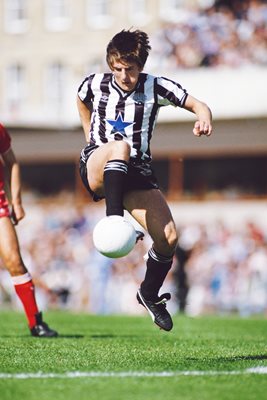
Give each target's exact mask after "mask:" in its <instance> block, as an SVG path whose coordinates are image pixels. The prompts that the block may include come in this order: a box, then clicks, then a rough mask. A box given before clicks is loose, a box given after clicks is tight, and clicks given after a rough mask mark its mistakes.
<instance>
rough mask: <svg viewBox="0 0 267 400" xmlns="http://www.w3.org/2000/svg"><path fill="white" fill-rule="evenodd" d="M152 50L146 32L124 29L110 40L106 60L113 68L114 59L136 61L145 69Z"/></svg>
mask: <svg viewBox="0 0 267 400" xmlns="http://www.w3.org/2000/svg"><path fill="white" fill-rule="evenodd" d="M150 50H151V46H150V44H149V39H148V35H147V34H146V33H145V32H142V31H140V30H138V29H137V30H135V31H130V30H128V31H126V30H124V29H123V30H122V31H121V32H119V33H117V34H116V35H115V36H114V37H113V38H112V39H111V41H110V42H109V44H108V46H107V55H106V60H107V63H108V65H109V67H110V68H111V69H112V66H113V62H114V61H122V62H126V63H128V62H135V63H137V65H138V66H139V67H140V68H141V69H143V67H144V65H145V63H146V60H147V57H148V54H149V51H150Z"/></svg>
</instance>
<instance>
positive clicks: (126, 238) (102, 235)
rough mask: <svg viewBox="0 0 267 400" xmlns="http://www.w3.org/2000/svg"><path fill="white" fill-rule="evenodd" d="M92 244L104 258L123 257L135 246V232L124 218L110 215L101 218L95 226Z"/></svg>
mask: <svg viewBox="0 0 267 400" xmlns="http://www.w3.org/2000/svg"><path fill="white" fill-rule="evenodd" d="M93 242H94V245H95V248H96V249H97V250H98V251H99V253H101V254H103V255H104V256H106V257H110V258H120V257H124V256H126V255H127V254H129V253H130V251H131V250H132V249H133V247H134V245H135V242H136V231H135V229H134V227H133V225H132V224H131V223H130V222H129V221H127V220H126V219H124V217H120V216H119V215H111V216H108V217H104V218H102V219H101V220H100V221H99V222H98V223H97V224H96V226H95V228H94V230H93Z"/></svg>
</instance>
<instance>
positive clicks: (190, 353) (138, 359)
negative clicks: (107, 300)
mask: <svg viewBox="0 0 267 400" xmlns="http://www.w3.org/2000/svg"><path fill="white" fill-rule="evenodd" d="M45 320H47V322H48V323H49V324H50V325H51V326H52V327H53V328H55V329H58V330H59V331H60V337H59V338H57V339H36V338H32V337H30V336H29V334H28V330H27V327H26V324H25V320H24V316H23V315H22V314H20V313H15V312H8V311H3V312H0V398H1V400H11V399H12V400H16V399H21V398H23V397H25V399H26V398H27V400H36V399H38V400H48V399H49V400H50V399H52V398H55V399H57V400H67V399H77V400H83V399H87V400H88V399H89V400H100V399H101V400H102V399H105V400H120V399H123V400H132V399H135V400H150V399H151V400H152V399H153V400H159V399H160V400H162V399H164V400H169V399H183V400H191V399H197V400H210V399H212V400H232V399H242V400H253V399H255V400H256V399H257V400H261V399H266V393H267V375H266V370H267V344H266V338H267V320H266V318H264V317H254V318H246V319H241V318H238V317H218V316H210V317H201V318H189V317H184V316H175V317H174V324H175V325H174V329H173V330H172V331H171V332H169V333H167V332H163V331H160V330H158V329H157V328H156V327H155V326H154V325H153V324H152V322H151V320H150V318H149V317H148V316H144V317H130V316H91V315H88V314H71V313H67V312H50V313H46V314H45ZM251 368H256V371H259V368H261V371H264V372H263V373H251V372H250V369H251ZM257 368H258V369H257ZM71 372H72V373H73V375H70V373H71ZM92 372H95V376H93V375H90V373H92ZM37 373H39V374H41V375H40V377H37V375H36V374H37ZM75 373H78V374H80V375H79V376H77V375H76V376H75V375H74V374H75ZM82 373H85V375H86V376H82ZM137 373H140V375H139V376H138V375H137ZM156 373H159V376H156ZM201 373H202V374H203V375H201ZM17 374H23V375H20V376H18V375H17ZM29 374H33V375H32V377H30V376H29ZM48 374H52V375H48ZM127 374H128V375H127ZM164 374H165V375H164ZM22 378H23V379H22Z"/></svg>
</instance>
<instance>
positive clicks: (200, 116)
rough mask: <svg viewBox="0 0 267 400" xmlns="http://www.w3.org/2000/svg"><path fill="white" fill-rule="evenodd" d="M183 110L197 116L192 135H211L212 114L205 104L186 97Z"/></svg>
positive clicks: (191, 97)
mask: <svg viewBox="0 0 267 400" xmlns="http://www.w3.org/2000/svg"><path fill="white" fill-rule="evenodd" d="M184 108H185V109H186V110H188V111H191V112H193V113H194V114H196V116H197V121H196V122H195V124H194V128H193V133H194V135H195V136H202V135H206V136H210V135H211V133H212V114H211V110H210V109H209V107H208V106H207V104H205V103H203V102H202V101H200V100H198V99H196V98H195V97H193V96H190V95H188V96H187V99H186V101H185V104H184Z"/></svg>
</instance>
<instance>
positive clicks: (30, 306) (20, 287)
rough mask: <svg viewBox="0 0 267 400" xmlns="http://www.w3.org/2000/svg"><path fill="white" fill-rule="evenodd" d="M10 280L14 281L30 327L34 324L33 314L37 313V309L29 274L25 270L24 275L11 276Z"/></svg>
mask: <svg viewBox="0 0 267 400" xmlns="http://www.w3.org/2000/svg"><path fill="white" fill-rule="evenodd" d="M12 281H13V283H14V287H15V290H16V293H17V295H18V297H19V298H20V300H21V302H22V304H23V307H24V310H25V313H26V316H27V319H28V324H29V327H30V328H32V327H34V325H36V319H35V314H37V313H38V312H39V311H38V307H37V304H36V299H35V293H34V285H33V282H32V279H31V275H30V274H29V273H28V272H27V273H26V274H24V275H20V276H12Z"/></svg>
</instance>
